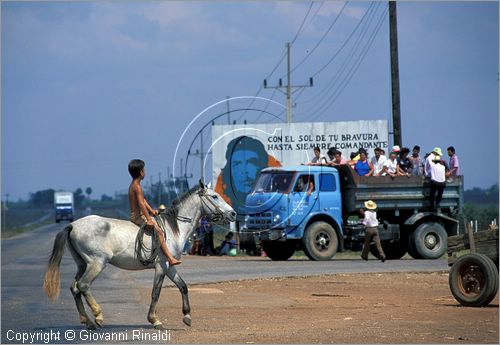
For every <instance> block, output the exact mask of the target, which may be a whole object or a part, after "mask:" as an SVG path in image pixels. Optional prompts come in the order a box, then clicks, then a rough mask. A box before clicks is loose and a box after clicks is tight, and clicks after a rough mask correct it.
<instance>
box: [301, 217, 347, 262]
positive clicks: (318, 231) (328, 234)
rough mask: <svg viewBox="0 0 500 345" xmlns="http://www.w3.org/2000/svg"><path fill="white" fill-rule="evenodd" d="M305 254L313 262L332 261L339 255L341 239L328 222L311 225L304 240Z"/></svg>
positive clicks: (305, 233)
mask: <svg viewBox="0 0 500 345" xmlns="http://www.w3.org/2000/svg"><path fill="white" fill-rule="evenodd" d="M302 244H303V246H304V253H305V254H306V255H307V257H308V258H309V259H311V260H313V261H323V260H330V259H331V258H332V257H334V256H335V254H337V250H338V247H339V239H338V237H337V233H336V232H335V230H334V229H333V227H332V226H331V225H330V224H328V223H326V222H315V223H312V224H311V225H309V226H308V227H307V229H306V231H305V232H304V237H303V238H302Z"/></svg>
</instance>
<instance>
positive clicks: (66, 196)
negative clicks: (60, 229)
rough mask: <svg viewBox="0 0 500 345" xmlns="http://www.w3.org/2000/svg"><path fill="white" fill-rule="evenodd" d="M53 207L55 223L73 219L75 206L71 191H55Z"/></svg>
mask: <svg viewBox="0 0 500 345" xmlns="http://www.w3.org/2000/svg"><path fill="white" fill-rule="evenodd" d="M54 207H55V211H56V223H59V222H60V221H61V220H63V219H66V220H69V221H70V222H72V221H73V220H74V213H75V206H74V200H73V193H72V192H55V193H54Z"/></svg>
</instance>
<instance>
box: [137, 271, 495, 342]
mask: <svg viewBox="0 0 500 345" xmlns="http://www.w3.org/2000/svg"><path fill="white" fill-rule="evenodd" d="M150 293H151V292H150V290H148V289H141V294H142V296H141V297H142V299H143V300H144V301H145V303H149V298H150V296H151V295H150ZM190 300H191V308H192V317H193V326H192V327H191V328H188V327H186V326H185V325H184V324H183V323H182V312H181V298H180V295H179V293H178V290H177V289H175V288H164V289H163V292H162V296H161V299H160V303H159V307H158V315H159V316H160V317H161V318H162V319H163V320H164V321H163V322H164V324H165V325H166V326H167V327H168V328H169V329H171V341H172V342H173V343H226V344H227V343H243V344H245V343H247V344H251V343H400V344H404V343H498V340H499V338H498V329H499V326H498V316H499V315H498V296H497V297H496V298H495V300H494V301H493V302H492V303H491V304H490V305H489V306H488V307H486V308H466V307H462V306H460V305H459V304H458V302H457V301H455V299H454V298H453V296H452V295H451V293H450V290H449V288H448V273H447V272H434V273H380V274H379V273H370V274H366V273H365V274H336V275H328V276H317V277H299V278H280V279H259V280H247V281H237V282H225V283H216V284H200V285H191V286H190ZM167 316H168V320H165V317H167Z"/></svg>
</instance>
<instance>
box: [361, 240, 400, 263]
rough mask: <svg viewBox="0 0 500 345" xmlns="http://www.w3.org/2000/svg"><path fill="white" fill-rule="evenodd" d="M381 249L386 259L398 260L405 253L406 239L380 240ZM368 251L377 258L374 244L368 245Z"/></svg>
mask: <svg viewBox="0 0 500 345" xmlns="http://www.w3.org/2000/svg"><path fill="white" fill-rule="evenodd" d="M380 243H381V244H382V249H383V250H384V253H385V258H386V259H387V260H398V259H401V258H402V257H403V256H404V255H405V254H406V249H407V244H406V241H395V242H390V241H382V242H380ZM370 253H372V255H373V256H374V257H376V258H377V259H378V258H379V255H378V250H377V247H375V245H370Z"/></svg>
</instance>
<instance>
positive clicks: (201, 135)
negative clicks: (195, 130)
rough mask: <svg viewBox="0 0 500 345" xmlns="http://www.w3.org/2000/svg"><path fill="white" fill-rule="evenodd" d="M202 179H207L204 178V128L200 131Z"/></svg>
mask: <svg viewBox="0 0 500 345" xmlns="http://www.w3.org/2000/svg"><path fill="white" fill-rule="evenodd" d="M200 132H201V133H200V179H201V180H202V181H205V179H204V175H205V174H204V171H203V170H204V169H203V129H201V131H200Z"/></svg>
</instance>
